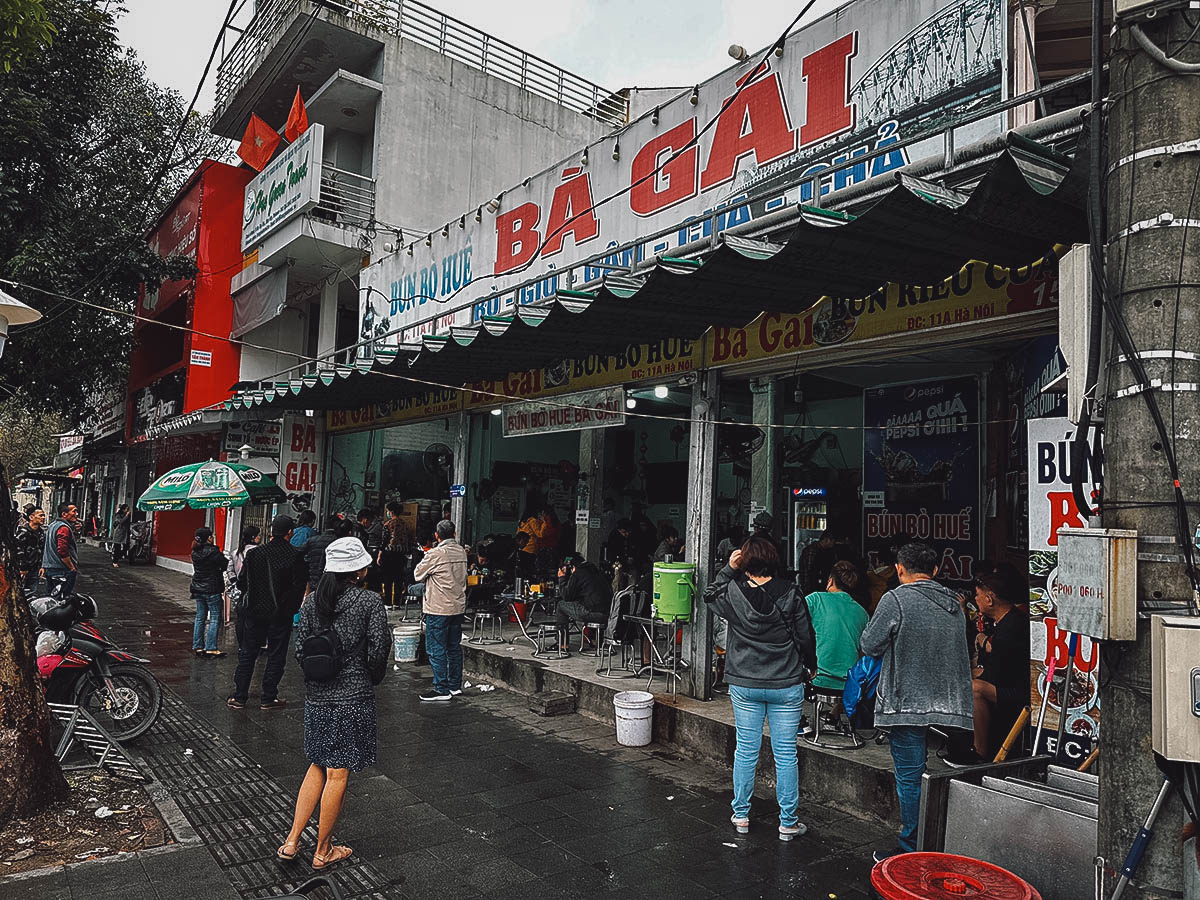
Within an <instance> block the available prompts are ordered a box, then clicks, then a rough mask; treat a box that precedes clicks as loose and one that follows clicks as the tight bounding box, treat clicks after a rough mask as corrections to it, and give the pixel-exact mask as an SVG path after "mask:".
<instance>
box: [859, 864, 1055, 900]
mask: <svg viewBox="0 0 1200 900" xmlns="http://www.w3.org/2000/svg"><path fill="white" fill-rule="evenodd" d="M871 886H872V887H873V888H875V891H876V893H877V894H879V896H880V897H882V898H883V900H964V898H966V900H983V898H987V900H1042V895H1041V894H1039V893H1038V892H1037V891H1036V890H1034V888H1033V886H1032V885H1030V884H1028V883H1027V882H1025V881H1024V880H1022V879H1020V878H1018V877H1017V876H1016V875H1014V874H1013V873H1012V872H1010V871H1008V869H1002V868H1000V867H999V866H994V865H992V864H991V863H987V862H982V861H981V860H978V859H971V858H970V857H966V856H954V855H952V854H949V853H904V854H901V855H900V856H892V857H889V858H888V859H885V860H884V861H883V862H881V863H878V864H877V865H876V866H875V868H874V869H872V870H871Z"/></svg>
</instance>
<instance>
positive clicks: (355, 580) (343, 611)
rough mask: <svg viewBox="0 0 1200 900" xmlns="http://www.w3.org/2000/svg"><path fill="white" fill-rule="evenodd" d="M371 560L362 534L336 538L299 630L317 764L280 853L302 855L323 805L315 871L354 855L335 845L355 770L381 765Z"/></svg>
mask: <svg viewBox="0 0 1200 900" xmlns="http://www.w3.org/2000/svg"><path fill="white" fill-rule="evenodd" d="M371 562H372V560H371V554H369V553H368V552H367V550H366V548H365V547H363V545H362V541H360V540H359V539H358V538H356V537H347V538H338V539H337V540H336V541H333V542H332V543H331V544H330V545H329V546H328V547H327V548H326V549H325V574H324V575H322V576H321V580H320V581H319V582H318V583H317V589H316V590H315V591H313V592H312V593H311V594H309V595H308V597H307V598H306V599H305V601H304V606H303V608H302V609H301V610H300V626H299V628H298V629H297V631H296V655H297V657H298V658H299V659H300V662H301V666H302V667H303V668H304V671H305V679H304V685H305V688H306V694H305V701H304V755H305V756H307V757H308V759H309V763H310V765H309V767H308V772H307V773H306V774H305V776H304V782H303V783H302V784H301V785H300V792H299V794H298V795H297V797H296V813H295V816H294V818H293V821H292V830H291V832H289V834H288V836H287V839H286V840H285V841H284V842H283V845H282V846H280V848H279V850H278V856H279V858H280V859H284V860H290V859H294V858H295V857H296V853H297V852H298V851H299V844H300V834H301V832H303V831H304V828H305V827H306V826H307V825H308V821H309V819H311V818H312V816H313V813H314V812H315V811H316V809H317V806H318V804H319V805H320V809H321V815H320V820H319V822H318V825H317V846H316V849H315V850H314V852H313V862H312V866H313V868H314V869H324V868H326V867H328V866H331V865H333V864H334V863H336V862H341V861H342V860H344V859H346V858H348V857H349V856H350V854H351V853H352V851H351V849H350V848H349V847H345V846H341V845H335V844H334V843H333V841H332V835H333V828H334V825H336V824H337V820H338V815H339V814H340V813H341V810H342V800H343V798H344V797H345V794H346V783H347V780H348V778H349V774H350V772H357V771H359V770H361V769H365V768H367V767H369V766H373V765H375V685H377V684H378V683H379V682H380V681H382V680H383V674H384V672H385V671H386V670H387V655H388V627H387V613H386V612H385V611H384V608H383V601H382V600H381V599H380V597H379V595H378V594H376V593H375V592H374V591H368V590H366V589H364V588H362V587H360V584H361V582H362V580H363V578H364V577H366V574H367V569H368V567H369V566H370V565H371ZM335 633H336V634H335Z"/></svg>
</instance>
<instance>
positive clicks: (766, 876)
mask: <svg viewBox="0 0 1200 900" xmlns="http://www.w3.org/2000/svg"><path fill="white" fill-rule="evenodd" d="M81 568H82V570H83V577H82V578H81V582H80V589H81V590H83V591H85V592H90V593H92V594H94V595H95V596H96V597H97V599H98V600H99V601H100V611H101V612H100V617H99V620H98V623H99V624H100V626H101V628H102V629H103V630H105V631H106V632H108V633H109V634H110V636H111V637H113V638H115V639H117V640H119V641H120V642H122V643H123V644H124V645H125V646H126V648H127V649H129V650H130V651H132V652H136V653H140V654H142V655H144V656H146V657H148V658H150V659H151V660H152V661H153V662H152V667H153V669H154V671H155V673H156V674H157V675H158V677H159V678H160V679H161V680H162V682H163V684H164V686H165V688H166V700H165V704H164V711H163V716H162V718H161V719H160V722H159V724H158V725H157V726H156V727H155V728H154V729H153V730H152V731H151V732H149V733H148V734H147V735H145V736H144V737H143V738H141V739H140V740H138V741H137V742H135V743H134V745H133V749H134V750H135V751H136V752H137V753H138V754H139V755H140V756H141V757H142V759H143V760H144V762H145V764H146V766H147V768H148V769H149V771H150V773H151V774H152V775H153V777H154V778H155V779H156V780H158V781H159V782H160V783H161V784H162V786H163V787H164V788H165V790H166V791H167V792H168V793H169V794H170V795H171V797H172V799H173V800H174V802H175V803H176V804H177V805H178V807H179V809H180V811H181V812H182V815H183V817H184V818H185V819H186V825H185V826H184V827H185V830H188V831H190V832H192V840H193V841H196V843H190V844H184V845H182V846H181V847H180V848H177V849H170V848H168V849H166V850H164V851H154V852H147V853H139V854H132V855H126V856H123V857H120V858H116V859H113V860H110V861H106V862H97V863H85V864H80V865H76V866H69V867H66V868H65V869H60V870H56V871H54V872H52V873H50V874H48V875H42V876H39V877H32V878H24V879H21V880H17V881H13V880H5V879H0V898H4V900H10V898H12V900H17V898H26V897H28V898H35V897H36V898H38V900H60V898H61V900H67V898H72V900H82V898H84V897H86V898H88V900H107V898H109V897H112V898H114V900H115V898H117V897H121V898H125V900H141V898H160V897H161V898H172V900H174V898H186V900H209V898H220V900H226V898H229V900H236V898H238V897H242V898H260V897H268V896H275V895H279V894H282V893H286V892H287V891H288V890H290V889H291V888H293V887H294V886H295V885H297V884H299V883H300V882H302V881H303V880H305V879H306V878H307V877H309V876H311V874H312V870H311V868H310V867H309V865H308V864H307V862H306V861H305V860H306V859H311V854H312V847H313V842H314V837H313V828H312V827H310V830H309V832H308V833H307V834H306V837H305V840H304V841H303V842H302V847H301V856H300V857H299V858H298V861H296V862H293V863H280V862H277V861H276V860H275V858H274V851H275V848H276V847H277V846H278V845H279V843H280V841H281V839H282V836H283V834H284V833H285V832H286V830H287V827H288V825H289V824H290V820H291V809H292V803H293V800H294V797H295V790H296V788H297V786H298V785H299V782H300V779H301V777H302V776H303V773H304V770H305V768H306V766H307V762H306V760H305V759H304V756H303V752H302V748H303V701H302V690H303V685H302V683H301V681H300V678H299V669H298V667H297V666H296V665H295V664H294V663H289V666H288V670H287V673H286V675H285V676H284V680H283V684H282V688H281V693H280V696H281V697H284V698H286V699H288V700H289V701H290V702H291V705H290V706H289V707H288V708H287V709H283V710H274V711H261V710H259V709H258V708H257V703H256V702H255V701H257V694H256V693H255V691H256V690H257V686H258V683H259V682H258V679H259V678H261V663H260V667H259V671H258V673H257V678H256V681H255V683H254V685H253V686H252V689H251V695H250V700H251V701H252V702H251V703H250V704H248V707H247V709H246V710H242V711H234V710H230V709H228V708H226V706H225V698H226V697H227V696H228V694H229V689H230V685H231V683H232V673H233V653H232V651H233V650H234V649H235V648H234V645H233V630H232V628H228V629H226V630H225V631H224V633H223V634H222V637H221V642H222V644H221V645H222V647H223V648H224V649H227V650H229V651H231V653H230V655H229V656H227V657H225V658H223V659H219V660H213V659H202V658H201V659H198V658H196V657H194V656H193V655H192V654H191V652H190V647H191V626H192V619H193V615H194V605H193V604H192V603H191V601H190V600H189V599H188V596H187V583H188V580H187V578H186V577H184V576H182V575H179V574H177V573H173V572H168V571H166V570H164V569H160V568H152V567H146V566H134V567H128V566H122V567H121V568H120V569H115V570H114V569H113V568H112V567H111V566H110V565H109V564H108V562H107V557H105V556H103V555H101V554H100V553H99V552H98V551H97V550H95V549H94V548H85V549H84V551H83V555H82V560H81ZM428 678H429V669H428V667H418V666H413V665H408V664H405V665H402V666H401V667H399V668H398V669H396V670H393V671H389V673H388V677H387V678H386V679H385V680H384V682H383V684H382V685H381V686H380V687H379V689H378V719H379V762H378V764H377V765H376V766H375V768H373V769H370V770H367V771H365V772H362V773H357V774H355V775H352V776H351V780H350V788H349V794H348V796H347V800H346V805H345V807H344V810H343V815H342V819H341V821H340V822H339V825H338V829H337V837H338V839H339V841H341V842H344V843H348V844H350V845H351V846H353V847H354V850H355V854H354V857H353V858H352V859H350V860H348V861H347V862H346V863H343V864H341V865H339V866H338V867H336V868H334V869H332V870H330V873H329V874H330V876H331V878H332V879H333V880H334V881H335V882H336V883H337V884H338V885H339V887H340V888H341V891H342V894H343V895H344V896H345V897H347V898H350V897H379V898H418V897H448V898H473V897H491V898H501V897H520V898H524V900H537V898H541V897H562V898H570V897H596V896H602V895H606V894H617V893H623V894H627V895H634V896H646V897H656V898H671V897H697V898H702V897H747V898H749V897H757V898H773V897H804V898H829V897H835V898H848V900H851V898H865V897H870V896H873V894H872V892H871V890H870V886H869V873H870V867H871V862H870V856H871V850H872V849H873V848H875V847H878V846H890V844H891V843H892V842H893V836H892V835H891V834H890V833H888V832H887V831H885V830H883V829H881V828H880V827H879V826H878V825H876V824H873V823H870V822H866V821H863V820H860V819H857V818H855V817H852V816H848V815H846V814H845V813H842V812H839V811H836V810H832V809H828V808H824V807H820V806H814V805H811V804H806V805H804V806H802V808H801V820H802V821H803V822H805V823H806V824H807V825H808V826H809V832H808V834H807V835H805V836H802V837H800V838H797V839H796V840H795V841H792V842H791V843H783V842H781V841H779V840H778V839H777V837H776V832H775V828H776V826H777V824H778V807H776V806H775V803H774V801H773V799H772V798H770V797H768V796H763V797H761V799H760V798H756V800H755V807H754V811H753V814H752V816H753V826H752V830H751V833H750V834H749V835H748V836H744V837H743V836H738V835H736V834H735V833H734V831H733V829H732V827H731V826H730V825H729V800H730V797H731V793H730V788H729V779H730V773H729V772H728V770H721V769H717V768H714V767H711V766H707V765H704V764H701V763H697V762H694V761H691V760H687V759H682V758H680V757H678V756H677V755H675V754H673V753H672V752H671V751H669V750H667V749H665V748H656V747H655V746H653V745H652V746H650V747H647V748H644V749H632V748H625V747H620V746H619V745H618V744H617V743H616V739H615V734H614V732H613V728H612V726H611V725H605V724H601V723H598V722H595V721H593V720H591V719H588V718H585V717H583V716H580V715H567V716H556V717H554V718H542V717H540V716H537V715H536V714H534V713H532V712H530V711H529V710H528V700H527V699H526V698H525V697H522V696H519V695H516V694H512V693H509V692H506V691H504V690H494V691H491V692H487V693H484V692H480V691H478V689H477V688H472V689H468V690H467V692H466V694H465V695H464V696H463V697H462V698H459V699H457V700H456V701H454V702H453V703H450V704H421V703H420V702H418V700H417V696H416V695H417V693H418V692H419V691H420V690H421V689H423V688H424V687H425V686H426V685H427V684H428Z"/></svg>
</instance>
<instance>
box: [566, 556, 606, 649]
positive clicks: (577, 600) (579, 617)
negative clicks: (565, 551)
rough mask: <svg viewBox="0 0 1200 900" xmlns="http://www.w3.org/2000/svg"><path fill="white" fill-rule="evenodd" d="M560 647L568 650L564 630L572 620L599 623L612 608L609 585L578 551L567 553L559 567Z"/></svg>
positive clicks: (583, 622) (582, 622)
mask: <svg viewBox="0 0 1200 900" xmlns="http://www.w3.org/2000/svg"><path fill="white" fill-rule="evenodd" d="M558 596H559V598H560V599H559V601H558V607H557V608H556V609H555V617H556V619H557V624H558V633H559V648H560V649H561V650H566V649H567V646H566V645H567V629H568V628H569V627H570V624H571V623H572V622H579V623H581V624H600V623H603V622H607V621H608V613H609V610H610V609H611V608H612V598H613V591H612V585H611V584H610V583H609V581H608V579H607V578H605V577H604V575H603V574H602V573H601V571H600V570H599V569H598V568H596V566H595V565H593V564H592V563H590V562H588V561H587V560H586V559H584V558H583V557H582V556H581V555H580V554H578V553H573V554H569V555H568V556H567V557H566V559H564V560H563V564H562V567H561V568H560V569H559V570H558Z"/></svg>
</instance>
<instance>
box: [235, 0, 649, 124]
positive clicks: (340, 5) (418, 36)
mask: <svg viewBox="0 0 1200 900" xmlns="http://www.w3.org/2000/svg"><path fill="white" fill-rule="evenodd" d="M302 6H304V7H312V12H311V13H310V14H312V15H315V14H316V13H317V11H319V10H321V9H325V10H328V11H329V12H331V13H333V14H334V15H338V16H341V17H343V18H345V19H347V20H349V21H350V22H352V23H360V24H362V25H365V26H366V27H368V28H373V29H376V30H379V31H384V32H387V33H388V34H392V35H396V36H398V37H401V38H404V39H406V40H409V41H412V42H413V43H416V44H421V45H422V46H424V47H428V48H430V49H431V50H435V51H437V52H438V53H440V54H442V55H443V56H446V57H448V58H450V59H453V60H457V61H458V62H460V63H463V64H465V65H468V66H471V67H472V68H474V69H478V70H479V71H481V72H484V73H486V74H488V75H491V76H492V77H494V78H499V79H501V80H502V81H507V82H508V83H509V84H514V85H516V86H517V87H520V88H521V89H523V90H526V91H529V92H530V93H531V94H536V95H537V96H539V97H544V98H545V99H547V100H550V101H553V102H554V103H557V104H559V105H560V106H563V107H566V108H567V109H572V110H575V111H576V112H580V113H583V114H584V115H588V116H591V117H593V118H595V119H598V120H600V121H601V122H605V123H607V124H609V125H613V126H620V125H624V124H625V123H626V122H627V121H628V120H629V100H628V99H627V98H626V97H624V96H621V95H620V94H617V93H616V92H614V91H610V90H608V89H607V88H603V87H601V86H600V85H598V84H595V83H594V82H591V81H588V80H587V79H586V78H581V77H580V76H578V75H575V74H572V73H571V72H568V71H566V70H565V69H562V68H560V67H559V66H556V65H554V64H553V63H550V62H547V61H546V60H544V59H542V58H541V57H539V56H535V55H533V54H532V53H526V52H525V51H524V50H521V49H520V48H518V47H514V46H513V45H512V44H510V43H508V42H507V41H502V40H500V39H499V38H495V37H492V36H491V35H490V34H487V33H485V32H483V31H480V30H479V29H477V28H473V27H471V26H470V25H468V24H467V23H465V22H462V21H460V20H459V19H455V18H454V17H452V16H447V15H445V14H444V13H441V12H438V11H437V10H436V9H433V8H432V7H430V6H426V5H425V4H424V3H419V2H417V0H266V2H262V3H260V4H259V5H258V9H257V10H256V12H255V16H254V19H253V20H252V21H251V22H250V24H249V26H248V27H247V28H246V30H245V31H244V32H243V33H242V36H241V37H240V38H239V39H238V41H237V43H236V44H234V46H233V49H232V50H230V51H229V53H228V54H226V56H225V57H224V59H222V61H221V67H220V71H219V72H218V74H217V103H216V106H217V109H218V110H219V111H221V112H224V110H225V109H226V108H227V106H228V104H229V103H230V101H231V100H232V98H233V95H234V94H235V93H237V91H238V90H239V89H240V88H241V87H242V86H243V85H244V84H245V83H246V81H247V80H248V79H249V78H250V76H251V75H252V74H253V73H254V72H255V71H256V70H257V69H258V67H259V66H260V65H261V64H262V62H263V60H265V59H266V57H267V55H268V54H269V53H270V52H271V49H272V48H273V47H274V45H275V43H276V41H277V40H278V38H279V36H280V34H281V33H282V31H283V30H284V29H285V28H286V27H287V26H288V24H289V23H290V22H291V20H292V15H293V14H294V13H296V12H298V11H300V9H301V7H302Z"/></svg>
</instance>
